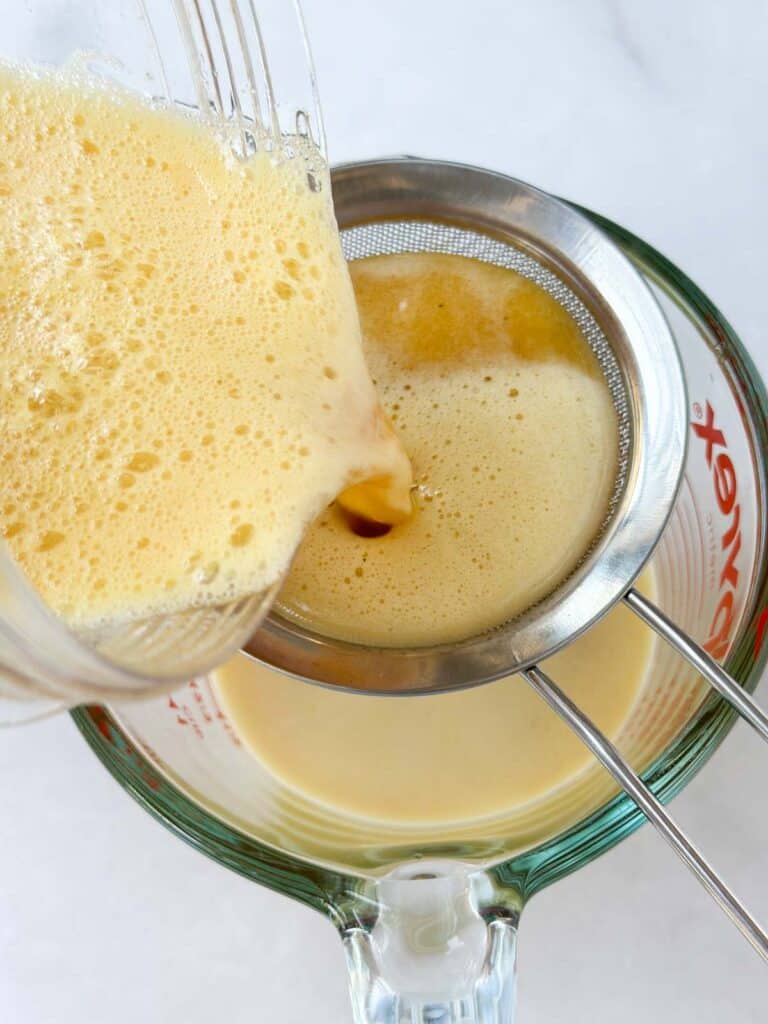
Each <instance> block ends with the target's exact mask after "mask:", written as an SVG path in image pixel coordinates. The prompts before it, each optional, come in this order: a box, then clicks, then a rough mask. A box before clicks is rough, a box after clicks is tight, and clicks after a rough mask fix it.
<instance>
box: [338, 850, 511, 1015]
mask: <svg viewBox="0 0 768 1024" xmlns="http://www.w3.org/2000/svg"><path fill="white" fill-rule="evenodd" d="M520 905H521V904H520V899H519V896H518V895H517V894H516V893H505V894H502V895H501V896H500V894H499V893H498V891H497V890H496V889H495V883H494V882H493V881H492V879H491V877H490V876H489V875H486V874H485V873H484V872H478V871H476V870H474V869H467V868H463V867H461V866H459V865H455V864H451V865H446V864H445V863H444V862H439V863H437V862H432V863H430V864H426V863H425V862H419V863H418V864H415V865H414V864H412V865H408V866H407V867H403V868H399V869H397V871H396V872H394V873H393V874H392V875H391V876H389V877H388V878H385V879H382V880H380V881H379V882H377V883H375V885H374V890H373V892H371V893H369V894H368V895H367V897H366V899H365V900H364V901H363V902H362V903H361V904H360V905H359V906H358V913H357V915H356V918H357V919H356V920H355V921H354V922H353V923H351V924H350V925H349V926H346V927H344V928H342V939H343V942H344V949H345V953H346V960H347V967H348V969H349V988H350V995H351V998H352V1009H353V1015H354V1020H355V1024H404V1022H408V1024H470V1022H475V1021H477V1022H479V1024H513V1021H514V1019H515V991H516V979H515V957H516V949H517V923H518V919H519V912H520ZM361 910H362V912H360V911H361Z"/></svg>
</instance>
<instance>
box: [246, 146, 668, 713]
mask: <svg viewBox="0 0 768 1024" xmlns="http://www.w3.org/2000/svg"><path fill="white" fill-rule="evenodd" d="M332 177H333V189H334V199H335V203H336V215H337V218H338V221H339V227H340V229H341V230H342V232H343V231H344V230H345V229H347V228H349V227H352V226H354V225H359V224H362V223H368V222H371V221H379V220H397V219H403V220H406V219H407V220H414V219H422V220H433V221H439V222H443V223H445V222H447V223H450V224H454V225H457V226H464V227H469V228H471V229H472V230H474V231H481V232H485V233H487V234H489V235H490V236H491V237H495V238H501V239H506V240H508V241H509V242H510V244H513V245H514V246H515V247H517V248H521V249H523V251H529V252H532V253H533V254H534V255H535V258H536V259H538V260H539V261H540V262H542V263H543V264H544V265H545V266H548V267H549V268H550V269H552V270H553V271H555V273H557V274H558V275H559V276H561V277H562V278H563V279H564V280H565V281H566V282H567V283H568V284H569V286H570V287H572V288H574V290H575V291H576V292H577V294H579V295H580V297H581V298H582V299H584V300H585V301H586V303H587V305H588V306H589V307H590V308H591V309H592V311H593V312H594V313H595V315H596V316H597V318H598V320H599V322H600V323H601V326H603V327H604V329H606V333H607V334H608V335H609V338H610V341H611V344H612V346H613V348H614V352H615V353H616V356H617V359H618V361H619V364H620V366H621V367H622V371H623V374H624V378H625V381H624V383H625V390H626V394H627V399H628V402H629V417H630V425H631V430H632V444H631V452H630V464H629V467H628V470H627V476H626V484H625V487H624V491H623V494H622V496H621V497H620V498H619V500H618V502H617V505H616V509H615V512H614V515H613V518H612V520H611V522H610V523H609V525H608V527H607V528H606V530H605V532H604V533H603V535H602V537H601V538H600V540H599V542H598V543H597V544H596V545H595V548H594V550H593V551H592V553H591V554H590V555H589V556H588V557H587V558H586V559H585V561H584V563H583V564H582V565H581V566H580V568H578V569H577V570H576V571H575V572H574V573H573V574H572V575H571V576H570V577H569V578H568V580H567V581H566V582H565V583H564V584H563V585H562V586H561V587H559V588H558V589H557V590H556V591H555V593H554V594H552V595H550V597H548V598H545V599H544V600H543V601H542V602H540V603H539V604H537V605H536V607H535V608H534V609H531V610H530V611H529V612H527V613H525V614H524V615H522V616H520V617H519V618H517V619H515V620H513V621H511V622H509V623H506V624H505V625H503V626H501V627H499V628H497V629H495V630H493V631H491V632H488V633H485V634H482V635H479V636H476V637H473V638H471V639H469V640H466V641H463V642H460V643H453V644H446V645H441V646H436V647H412V648H395V647H376V648H373V647H365V646H361V645H356V644H350V643H345V642H341V641H336V640H331V639H329V638H327V637H321V636H318V635H316V634H313V633H311V632H309V631H308V630H305V629H302V628H301V627H300V626H299V625H297V624H296V623H293V622H288V621H287V620H285V619H284V618H282V617H280V616H279V615H277V614H272V615H270V617H269V618H268V619H267V621H266V622H265V623H264V625H263V626H262V628H261V629H259V630H258V631H257V632H256V633H255V634H254V636H253V637H252V638H251V640H250V641H249V643H248V644H247V645H246V647H245V651H246V653H248V654H250V655H251V656H253V657H255V658H257V659H258V660H261V661H263V662H265V663H267V664H268V665H270V666H272V667H273V668H276V669H278V670H280V671H283V672H285V673H286V674H288V675H292V676H296V677H298V678H302V679H308V680H310V681H313V682H316V683H319V684H321V685H327V686H334V687H338V686H342V687H345V688H347V689H351V690H358V691H361V692H366V693H377V694H401V695H407V694H414V693H419V692H430V693H436V692H442V691H446V690H453V689H459V688H464V687H468V686H474V685H479V684H482V683H485V682H490V681H492V680H494V679H498V678H500V677H502V676H505V675H509V674H511V673H512V672H516V671H519V670H521V669H523V668H526V667H528V666H530V665H532V664H535V663H536V662H538V661H540V660H543V659H544V658H546V657H548V656H549V655H551V654H553V653H555V651H557V650H559V649H560V648H561V647H562V646H564V645H565V644H567V643H568V642H569V641H570V640H572V639H574V638H575V637H576V636H578V635H579V634H580V633H582V632H583V631H584V630H586V629H587V628H589V626H591V625H592V624H593V623H594V622H595V621H596V620H597V619H599V618H600V617H601V616H602V615H604V614H605V613H606V612H607V611H608V610H609V609H610V608H611V607H612V606H613V605H614V604H615V603H616V602H617V601H618V600H620V598H621V597H622V596H623V594H624V593H625V592H626V591H627V589H628V588H629V587H630V586H631V584H632V583H633V582H634V580H635V579H636V577H637V576H638V574H639V573H640V572H641V571H642V569H643V567H644V565H645V564H646V562H647V560H648V558H649V557H650V555H651V553H652V552H653V550H654V548H655V546H656V543H657V541H658V539H659V537H660V536H661V533H662V531H663V528H664V526H665V525H666V522H667V519H668V517H669V515H670V513H671V510H672V506H673V504H674V500H675V497H676V495H677V490H678V487H679V484H680V480H681V477H682V469H683V465H684V460H685V452H686V441H687V422H686V410H687V398H686V389H685V380H684V376H683V370H682V365H681V362H680V357H679V354H678V352H677V348H676V345H675V341H674V338H673V336H672V333H671V331H670V328H669V326H668V324H667V322H666V319H665V318H664V315H663V313H662V312H661V309H660V307H659V306H658V304H657V302H656V299H655V298H654V297H653V295H652V294H651V292H650V289H649V288H648V286H647V285H646V283H645V282H644V281H643V279H642V278H641V276H640V275H639V273H638V272H637V270H636V269H635V268H634V267H633V266H632V264H631V263H630V262H629V260H628V259H627V258H626V257H625V256H624V255H623V253H621V252H620V250H619V249H618V248H617V247H616V246H615V245H614V243H613V242H611V241H610V240H609V239H608V238H607V236H606V235H604V234H603V233H602V232H601V231H600V230H599V229H598V228H597V227H596V226H595V225H594V224H593V223H592V222H591V221H589V220H588V219H587V218H586V217H584V216H583V215H582V214H581V213H579V212H578V211H577V210H575V209H574V208H573V207H571V206H568V205H567V204H565V203H563V202H562V201H560V200H558V199H556V198H555V197H553V196H551V195H549V194H547V193H545V192H542V191H541V190H539V189H537V188H534V187H533V186H531V185H528V184H526V183H525V182H522V181H519V180H517V179H514V178H510V177H507V176H506V175H503V174H500V173H497V172H493V171H488V170H484V169H482V168H478V167H472V166H469V165H464V164H457V163H449V162H445V161H438V160H425V159H420V158H416V157H397V158H392V159H382V160H373V161H366V162H360V163H353V164H345V165H341V166H339V167H336V168H335V169H334V170H333V176H332ZM662 430H663V431H664V436H663V438H662V437H661V436H660V432H661V431H662Z"/></svg>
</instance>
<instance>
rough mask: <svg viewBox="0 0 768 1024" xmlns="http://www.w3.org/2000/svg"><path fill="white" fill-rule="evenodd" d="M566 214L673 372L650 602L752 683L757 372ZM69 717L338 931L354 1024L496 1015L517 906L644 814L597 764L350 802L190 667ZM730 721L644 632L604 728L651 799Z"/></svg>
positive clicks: (709, 312) (764, 598)
mask: <svg viewBox="0 0 768 1024" xmlns="http://www.w3.org/2000/svg"><path fill="white" fill-rule="evenodd" d="M583 212H585V213H587V215H588V216H591V217H593V218H594V219H595V220H596V222H597V223H598V224H599V225H600V227H602V228H603V230H605V231H606V232H608V234H609V235H610V236H611V237H612V238H613V239H614V241H615V242H616V243H617V244H619V245H620V246H621V247H622V248H623V250H624V251H625V252H626V253H627V255H628V256H629V258H630V259H631V260H632V261H633V262H634V263H635V265H636V266H637V267H638V269H639V270H640V272H641V273H642V274H643V275H644V276H645V278H646V280H647V281H648V282H649V284H650V286H651V288H652V289H653V291H654V293H655V294H656V296H657V298H658V300H659V302H660V303H661V304H662V307H663V309H664V311H665V313H666V315H667V317H668V319H669V322H670V324H671V326H672V328H673V330H674V332H675V335H676V339H677V342H678V345H679V348H680V351H681V355H682V359H683V363H684V367H685V372H686V376H687V380H688V386H689V394H690V401H691V404H690V424H691V430H690V444H689V451H688V458H687V464H686V472H685V479H684V483H683V486H682V488H681V492H680V496H679V499H678V501H677V504H676V507H675V511H674V514H673V517H672V520H671V521H670V523H669V525H668V527H667V529H666V530H665V533H664V535H663V537H662V540H661V542H660V545H659V547H658V549H657V552H656V554H655V556H654V565H655V572H656V581H657V587H658V601H659V604H660V606H661V607H663V608H664V609H665V610H666V611H668V612H669V614H670V615H672V616H673V617H674V618H675V619H676V621H678V622H679V623H680V624H681V625H682V626H683V627H684V628H685V629H686V630H687V631H688V632H689V633H690V634H691V635H692V636H693V637H694V638H695V639H697V640H699V641H701V642H704V641H710V642H711V643H712V645H713V646H714V647H716V648H717V652H718V654H717V656H718V657H719V658H721V659H723V661H724V664H725V665H726V666H727V668H728V671H729V672H731V673H732V674H733V675H734V676H735V678H736V679H737V680H739V682H740V683H742V685H744V686H745V687H747V688H748V689H752V688H754V686H755V685H756V683H757V681H758V678H759V676H760V673H761V670H762V668H763V666H764V664H765V651H764V649H763V639H764V635H765V631H766V628H767V627H768V564H767V563H766V558H765V547H766V537H767V535H766V520H765V512H766V465H768V458H767V456H768V431H767V429H766V422H767V421H766V412H768V402H767V401H766V395H765V391H764V388H763V385H762V383H761V381H760V378H759V376H758V375H757V372H756V370H755V368H754V366H753V364H752V362H751V361H750V359H749V357H748V355H747V354H746V352H745V351H744V349H743V347H742V345H741V344H740V342H739V340H738V338H737V337H736V336H735V334H734V332H733V331H732V329H731V328H730V327H729V325H728V323H727V322H726V321H725V320H724V319H723V317H722V316H721V314H720V313H719V312H718V310H717V309H716V308H715V307H714V306H713V305H712V303H711V302H709V300H708V299H707V298H706V296H704V295H703V294H702V293H701V292H700V291H699V289H698V288H697V287H696V286H695V285H694V284H693V283H692V282H691V281H690V280H688V278H686V277H685V275H684V274H682V273H681V272H680V271H679V270H678V269H677V268H676V267H674V266H672V265H671V264H670V263H669V262H668V261H667V260H666V259H664V257H663V256H661V255H660V254H659V253H657V252H655V251H654V250H653V249H651V248H650V247H649V246H647V245H646V244H644V243H643V242H642V241H640V240H639V239H637V238H636V237H634V236H632V235H631V234H629V233H628V232H626V231H625V230H623V229H622V228H620V227H618V226H616V225H614V224H612V223H610V222H608V221H606V220H604V219H603V218H600V217H597V216H596V215H594V214H589V213H588V212H587V211H583ZM719 454H727V455H728V457H729V458H730V460H731V462H732V465H733V467H734V471H735V476H736V481H737V495H736V499H735V502H734V508H735V507H736V506H738V508H739V512H738V514H736V513H735V512H734V509H733V508H731V509H730V510H729V513H728V514H727V515H725V514H724V513H723V512H722V510H721V508H720V507H719V505H718V501H717V492H716V483H715V481H714V479H713V474H712V468H711V460H712V457H713V456H716V455H719ZM521 685H523V683H522V681H521ZM347 699H353V700H354V699H364V698H359V697H354V696H350V697H348V698H347ZM412 699H419V698H412ZM437 699H439V698H437ZM73 716H74V719H75V721H76V723H77V725H78V726H79V728H80V730H81V731H82V733H83V735H84V736H85V738H86V739H87V741H88V742H89V743H90V745H91V747H92V748H93V750H94V751H95V752H96V754H97V755H98V756H99V758H100V759H101V760H102V762H103V763H104V765H105V766H106V767H107V768H108V769H109V770H110V771H111V772H112V774H113V775H114V776H115V777H116V779H117V780H118V781H119V782H120V784H121V785H122V786H123V787H124V788H125V789H127V790H128V792H130V793H131V794H132V795H133V796H134V797H135V798H136V799H137V800H138V801H139V802H140V803H141V804H142V806H144V807H145V808H146V809H147V810H148V811H150V813H152V814H153V815H154V816H155V817H157V818H158V819H159V820H160V821H162V822H163V823H164V824H165V825H166V826H167V827H169V828H170V829H172V831H173V832H174V833H175V834H176V835H179V836H181V837H182V838H184V839H186V840H187V841H188V842H190V843H191V844H192V845H194V846H195V847H197V849H199V850H201V851H203V852H204V853H207V854H208V855H209V856H210V857H212V858H213V859H214V860H216V861H218V862H219V863H220V864H223V865H225V866H226V867H229V868H231V869H233V870H235V871H237V872H239V873H240V874H242V875H244V876H246V877H247V878H250V879H252V880H253V881H255V882H258V883H260V884H262V885H266V886H268V887H270V888H272V889H275V890H277V891H279V892H282V893H284V894H285V895H286V896H290V897H292V898H294V899H297V900H300V901H301V902H303V903H305V904H307V905H308V906H311V907H313V908H315V909H316V910H318V911H319V912H320V913H322V914H324V915H325V916H326V917H327V918H328V919H329V921H330V922H331V924H332V925H333V926H334V927H335V928H336V929H337V930H338V932H339V934H340V936H341V939H342V941H343V943H344V948H345V952H346V959H347V965H348V968H349V982H350V993H351V998H352V1008H353V1015H354V1019H355V1021H356V1022H357V1024H400V1022H403V1021H408V1022H410V1024H435V1022H440V1024H450V1022H460V1021H462V1022H468V1021H481V1022H484V1024H491V1022H493V1024H510V1022H512V1021H513V1020H514V1014H515V951H516V944H517V934H518V926H519V922H520V916H521V913H522V911H523V909H524V907H525V905H526V904H527V903H528V901H529V900H530V899H531V898H532V897H533V896H534V895H535V894H536V893H537V892H538V891H539V890H540V889H542V888H543V887H544V886H547V885H549V884H550V883H552V882H554V881H556V880H557V879H558V878H561V877H563V876H564V875H566V874H568V873H569V872H571V871H573V870H575V869H576V868H578V867H580V866H582V865H584V864H586V863H587V862H588V861H590V860H591V859H592V858H594V857H596V856H597V855H599V854H600V853H602V852H603V851H604V850H606V849H608V848H610V847H611V846H612V845H614V844H615V843H617V842H619V841H620V840H621V839H623V838H625V837H626V836H628V835H630V834H631V833H632V832H633V831H634V830H635V829H636V828H638V827H639V825H640V824H642V822H643V820H644V819H643V816H642V814H641V813H640V812H639V811H638V810H637V808H636V807H635V806H634V805H633V804H632V802H631V801H630V800H629V799H628V798H627V797H625V796H623V795H617V794H616V791H615V788H614V787H613V785H612V783H611V782H610V780H609V779H608V778H607V776H605V775H604V774H603V773H602V771H601V770H600V769H599V768H598V767H597V766H596V765H595V766H592V767H591V768H589V769H588V770H587V775H586V777H585V776H582V777H581V778H580V779H579V783H578V790H579V793H578V799H577V798H576V784H575V783H568V784H566V785H564V786H562V787H561V788H559V789H558V790H557V791H555V792H553V793H550V794H548V795H547V796H546V797H544V798H542V799H541V800H540V801H539V802H538V803H537V804H534V805H526V806H525V807H524V808H522V809H518V810H516V811H512V812H509V813H507V814H505V815H501V816H497V817H493V818H486V819H482V820H477V819H474V820H472V821H466V822H456V823H454V824H453V825H451V826H450V827H446V826H430V827H422V828H420V827H417V826H413V825H409V826H407V827H406V826H403V827H398V826H397V825H383V824H382V825H377V824H376V823H373V822H366V821H362V820H360V819H355V818H352V817H349V816H346V815H344V814H342V813H341V812H337V811H334V810H332V809H329V808H326V807H322V806H319V805H318V804H315V803H312V802H311V801H309V800H306V799H304V798H303V797H302V796H301V795H300V794H298V793H296V792H294V791H292V790H290V789H289V788H288V787H287V786H285V785H283V784H282V783H280V782H279V781H278V780H276V779H275V778H274V777H272V776H270V775H269V773H268V772H267V771H266V770H265V769H264V768H263V767H262V766H261V765H260V764H259V762H258V761H256V760H255V759H254V758H253V756H252V755H251V754H249V753H248V752H247V751H246V750H245V749H244V747H243V746H242V745H241V744H240V741H239V740H238V737H237V735H236V734H235V732H234V730H233V728H232V726H231V724H230V723H229V722H228V720H227V717H226V715H225V714H224V712H223V710H222V709H221V708H220V706H219V704H218V703H217V699H216V693H215V690H214V688H213V687H212V686H211V682H210V680H209V679H208V678H206V677H200V678H196V679H193V680H192V681H190V682H189V683H188V684H187V685H186V686H184V687H183V688H181V689H180V690H178V691H176V692H174V693H173V694H171V695H170V696H165V697H162V698H157V699H154V700H152V701H150V702H147V703H142V704H133V705H123V706H121V707H119V708H118V707H112V708H111V709H104V708H101V707H86V708H80V709H78V710H76V711H75V712H73ZM733 720H734V718H733V713H732V712H731V711H730V709H729V708H728V706H727V705H725V704H724V703H723V702H721V701H720V700H719V699H718V698H717V697H715V696H713V695H712V694H711V693H710V692H709V690H708V688H706V687H705V686H704V685H703V684H702V682H701V680H700V679H699V678H698V677H697V675H696V673H695V672H694V671H693V670H692V669H690V667H689V666H688V665H687V664H685V663H683V662H682V661H681V659H680V658H679V657H678V656H676V655H675V654H674V653H673V652H672V651H671V650H670V649H669V648H668V647H666V645H662V644H657V645H656V646H655V648H654V655H653V660H652V663H651V666H650V670H649V673H648V678H647V682H646V686H645V689H644V691H643V692H642V694H641V696H640V699H639V700H638V702H637V704H636V706H635V709H634V711H633V713H632V715H631V716H630V718H629V720H628V721H627V723H626V724H625V726H624V728H623V730H622V732H621V735H620V736H619V737H618V740H617V746H618V747H619V748H620V750H621V751H622V753H624V754H625V756H627V757H628V758H629V760H630V761H631V762H632V764H633V765H634V766H635V767H636V768H638V769H639V770H642V772H643V776H644V778H645V780H646V781H647V782H648V784H649V785H650V786H651V788H652V789H653V791H654V792H655V793H656V794H657V795H658V796H659V797H660V798H662V799H663V800H668V799H670V798H671V797H672V796H674V795H675V793H677V792H678V791H679V790H680V789H681V788H682V787H683V786H684V785H685V784H686V783H687V782H688V780H689V779H690V778H691V777H692V776H693V775H694V774H695V772H696V771H698V769H699V768H700V767H701V766H702V765H703V764H704V763H705V762H706V761H707V759H708V758H709V757H710V756H711V754H712V753H713V752H714V751H715V750H716V748H717V747H718V745H719V744H720V743H721V742H722V740H723V739H724V737H725V736H726V734H727V732H728V730H729V728H730V726H731V725H732V724H733ZM468 727H471V723H469V724H468ZM457 753H458V752H457ZM424 784H427V785H428V784H429V781H428V780H425V783H424Z"/></svg>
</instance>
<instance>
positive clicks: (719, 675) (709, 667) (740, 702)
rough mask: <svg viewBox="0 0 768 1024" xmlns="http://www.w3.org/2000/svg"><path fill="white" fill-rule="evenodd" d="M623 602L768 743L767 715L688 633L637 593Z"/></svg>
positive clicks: (629, 595) (626, 596) (628, 595)
mask: <svg viewBox="0 0 768 1024" xmlns="http://www.w3.org/2000/svg"><path fill="white" fill-rule="evenodd" d="M624 601H625V603H626V604H627V605H628V606H629V607H630V608H631V609H632V611H633V612H634V613H635V614H636V615H638V616H639V617H640V618H641V619H642V620H643V622H646V623H647V624H648V625H649V626H650V627H651V629H652V630H654V631H655V632H656V633H658V635H659V636H660V637H662V638H663V639H664V640H666V641H667V643H668V644H670V645H671V646H672V647H674V648H675V650H676V651H678V652H679V653H680V654H682V656H683V657H684V658H685V659H686V660H687V661H689V662H690V663H691V665H693V667H694V668H695V669H696V671H697V672H700V673H701V675H702V676H703V677H704V678H705V679H706V681H707V682H708V683H709V684H710V686H712V687H714V689H715V690H717V692H718V693H719V694H720V696H721V697H724V698H725V700H727V701H728V703H729V704H730V705H731V707H733V708H735V709H736V711H738V713H739V714H740V715H741V717H742V718H743V719H744V720H745V721H746V722H749V724H750V725H751V726H752V728H753V729H754V730H755V731H756V732H757V733H759V735H760V736H762V738H763V739H764V740H766V741H768V714H766V713H765V711H763V709H762V708H761V707H759V706H758V705H757V704H756V703H755V701H754V700H753V699H752V698H751V697H750V695H749V694H748V693H747V692H746V691H745V690H743V689H742V688H741V687H740V686H739V684H738V683H737V682H736V681H735V680H734V679H731V677H730V676H729V675H728V673H727V672H726V671H725V670H724V669H722V668H721V667H720V665H718V663H717V662H716V661H715V659H714V658H713V657H712V656H711V655H710V654H708V653H707V651H705V650H704V648H703V647H700V646H699V644H697V643H696V642H695V640H691V638H690V637H689V636H688V634H687V633H684V632H683V631H682V630H681V629H680V627H679V626H676V625H675V623H674V622H672V620H671V619H669V618H667V616H666V615H665V614H664V612H662V611H660V609H658V608H657V607H656V605H655V604H653V603H652V602H651V601H649V600H648V598H647V597H643V595H642V594H640V593H638V592H637V591H636V590H629V591H627V593H626V594H625V595H624Z"/></svg>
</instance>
